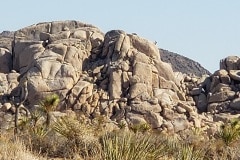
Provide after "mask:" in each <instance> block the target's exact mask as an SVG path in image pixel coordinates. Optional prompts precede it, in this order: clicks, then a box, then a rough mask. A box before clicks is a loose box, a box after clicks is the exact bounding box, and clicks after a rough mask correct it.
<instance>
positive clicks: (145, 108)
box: [131, 101, 162, 114]
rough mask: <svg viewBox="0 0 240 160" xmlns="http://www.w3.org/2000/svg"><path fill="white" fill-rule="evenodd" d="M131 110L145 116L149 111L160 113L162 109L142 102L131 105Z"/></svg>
mask: <svg viewBox="0 0 240 160" xmlns="http://www.w3.org/2000/svg"><path fill="white" fill-rule="evenodd" d="M131 110H132V111H135V112H138V113H141V114H146V113H148V112H150V111H151V112H155V113H160V112H161V111H162V108H161V106H160V105H159V104H157V105H151V104H150V103H148V102H146V101H144V102H142V103H140V104H131Z"/></svg>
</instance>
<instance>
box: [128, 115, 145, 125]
mask: <svg viewBox="0 0 240 160" xmlns="http://www.w3.org/2000/svg"><path fill="white" fill-rule="evenodd" d="M126 118H127V122H128V123H129V124H130V125H137V124H146V123H147V122H146V120H145V119H144V117H143V116H142V115H139V114H134V113H127V114H126Z"/></svg>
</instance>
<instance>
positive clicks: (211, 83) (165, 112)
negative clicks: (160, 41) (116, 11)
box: [0, 21, 239, 132]
mask: <svg viewBox="0 0 240 160" xmlns="http://www.w3.org/2000/svg"><path fill="white" fill-rule="evenodd" d="M11 48H12V50H11V49H8V46H7V45H6V47H2V48H1V47H0V62H5V63H0V72H1V73H0V82H1V86H0V94H1V96H0V97H1V99H0V102H1V104H2V109H1V111H2V112H6V113H8V112H9V108H11V107H10V106H9V105H7V104H6V103H8V102H9V101H10V98H12V97H14V100H15V101H17V102H20V101H22V99H23V98H25V99H26V101H25V106H27V107H28V108H33V109H34V106H35V105H36V104H38V102H39V100H41V99H42V98H43V97H44V96H45V95H48V94H52V93H57V94H58V95H60V98H61V103H60V105H59V108H58V109H59V110H65V109H69V108H70V109H72V110H73V111H75V112H78V113H80V114H79V115H81V116H82V117H85V118H89V119H93V118H96V117H98V116H100V115H104V116H106V117H107V118H109V119H111V120H112V121H116V122H117V123H118V122H119V123H120V122H122V121H124V122H127V124H128V125H129V126H131V125H135V124H138V123H148V124H149V125H150V126H152V127H153V128H155V129H160V130H167V131H169V132H180V131H182V130H185V129H188V128H191V127H202V126H203V127H205V128H206V129H208V127H210V126H212V124H211V125H209V124H210V122H211V121H213V120H212V119H213V118H212V117H211V116H209V115H205V114H201V115H200V114H198V112H199V111H200V112H205V111H209V112H214V113H215V112H216V110H220V108H221V109H224V107H220V106H223V104H228V105H229V106H230V107H231V108H235V109H238V107H237V105H238V103H239V100H238V99H236V100H234V99H235V98H236V96H237V95H238V93H237V83H235V82H237V78H236V76H237V75H238V72H236V71H231V74H230V72H229V71H228V70H227V71H226V72H218V73H215V74H214V75H212V76H211V77H203V78H201V79H199V78H194V77H189V76H187V77H186V76H184V75H183V74H180V73H174V72H173V70H172V67H171V65H170V64H168V63H165V62H163V61H162V60H161V57H160V54H159V50H158V48H157V46H156V45H155V44H154V43H152V42H150V41H148V40H146V39H143V38H141V37H139V36H137V35H134V34H127V33H125V32H124V31H121V30H112V31H109V32H107V33H106V34H103V33H102V32H101V31H100V30H99V29H98V28H96V27H94V26H92V25H88V24H83V23H81V22H77V21H64V22H49V23H48V22H47V23H40V24H37V25H33V26H30V27H26V28H23V29H21V30H18V31H16V32H15V33H14V37H13V39H12V43H11ZM230 64H232V63H228V65H227V66H228V67H229V65H230ZM230 68H231V67H230ZM231 69H236V67H235V68H234V67H232V68H231ZM234 76H235V78H232V77H234ZM232 79H234V81H232ZM233 83H234V84H233ZM213 104H216V105H213ZM0 108H1V107H0ZM209 117H211V118H212V119H211V118H209ZM0 123H1V121H0ZM0 126H1V125H0Z"/></svg>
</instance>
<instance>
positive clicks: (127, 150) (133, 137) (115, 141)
mask: <svg viewBox="0 0 240 160" xmlns="http://www.w3.org/2000/svg"><path fill="white" fill-rule="evenodd" d="M100 142H101V144H102V150H103V151H102V159H105V160H127V159H131V160H146V159H148V160H155V159H159V158H160V157H163V156H165V155H166V154H167V151H166V149H167V146H166V145H165V144H166V143H165V142H164V141H163V139H159V137H157V136H155V135H152V134H142V133H136V134H135V133H133V132H127V131H124V132H121V131H120V132H112V133H108V134H106V135H104V136H103V137H102V138H101V139H100Z"/></svg>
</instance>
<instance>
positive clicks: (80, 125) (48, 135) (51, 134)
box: [0, 96, 240, 160]
mask: <svg viewBox="0 0 240 160" xmlns="http://www.w3.org/2000/svg"><path fill="white" fill-rule="evenodd" d="M50 97H51V96H50ZM50 99H52V100H50ZM57 101H59V98H58V97H53V96H52V97H51V98H49V99H48V101H42V102H45V103H42V105H41V106H40V108H38V109H36V110H35V111H34V112H32V113H31V117H30V118H28V117H25V118H22V119H21V121H20V123H19V133H18V135H17V136H16V135H14V134H13V130H10V131H9V132H8V133H5V134H4V133H1V134H0V159H2V160H8V159H20V160H21V159H40V160H42V159H48V158H50V159H54V158H60V159H61V158H62V159H79V160H81V159H87V160H88V159H89V160H92V159H94V160H95V159H96V160H98V159H99V160H103V159H104V160H126V159H131V160H134V159H138V160H145V159H149V160H164V159H182V160H202V159H210V160H215V159H239V157H240V150H239V146H240V122H239V121H238V120H234V121H230V122H227V123H225V124H223V125H222V126H221V127H220V129H219V131H218V132H217V133H216V134H215V135H214V136H213V137H207V135H205V134H204V132H203V131H202V130H201V129H200V128H195V129H192V130H186V131H181V132H179V133H178V134H169V133H165V132H164V131H158V130H152V129H151V127H150V126H149V125H148V124H144V123H140V124H135V125H132V126H130V127H129V128H128V127H127V125H126V124H125V123H124V122H120V123H119V124H118V125H115V128H114V129H113V130H111V131H110V130H107V129H106V125H105V124H106V123H107V120H106V118H105V117H104V116H99V117H97V118H95V119H93V120H91V121H86V120H83V119H79V117H78V116H77V114H76V113H74V112H72V111H69V112H71V113H72V114H65V115H64V116H54V115H52V114H51V113H52V111H53V110H54V108H55V107H56V102H57ZM48 102H49V103H48ZM50 108H51V109H50ZM46 110H47V111H46ZM46 114H50V115H51V116H52V117H51V118H52V120H51V123H49V124H48V125H47V124H46V118H47V116H46ZM13 129H14V128H13ZM10 133H12V134H10Z"/></svg>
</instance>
